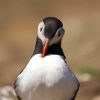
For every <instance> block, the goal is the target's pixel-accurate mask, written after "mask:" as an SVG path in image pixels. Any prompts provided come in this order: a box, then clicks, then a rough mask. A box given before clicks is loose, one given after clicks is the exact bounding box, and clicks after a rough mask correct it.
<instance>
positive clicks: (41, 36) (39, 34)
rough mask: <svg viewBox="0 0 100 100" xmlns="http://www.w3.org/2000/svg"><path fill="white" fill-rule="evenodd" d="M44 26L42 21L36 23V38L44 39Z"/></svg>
mask: <svg viewBox="0 0 100 100" xmlns="http://www.w3.org/2000/svg"><path fill="white" fill-rule="evenodd" d="M41 28H42V31H41ZM44 28H45V25H44V23H43V22H40V23H39V25H38V38H39V39H41V40H42V42H43V41H44V39H45V36H44Z"/></svg>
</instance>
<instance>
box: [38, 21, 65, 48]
mask: <svg viewBox="0 0 100 100" xmlns="http://www.w3.org/2000/svg"><path fill="white" fill-rule="evenodd" d="M44 30H45V24H44V22H43V21H42V22H40V23H39V25H38V38H39V39H41V40H42V42H44V40H45V39H46V37H45V35H44V32H45V31H44ZM64 32H65V31H64V29H63V27H60V28H59V29H58V30H57V32H56V33H55V36H54V37H53V38H52V39H51V40H50V41H49V46H50V45H52V44H56V43H58V42H60V41H61V39H62V37H63V35H64Z"/></svg>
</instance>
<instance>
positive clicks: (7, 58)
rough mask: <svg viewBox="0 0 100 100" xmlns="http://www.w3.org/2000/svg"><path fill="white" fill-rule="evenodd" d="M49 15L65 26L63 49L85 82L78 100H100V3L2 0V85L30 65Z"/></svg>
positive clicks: (83, 0) (0, 64)
mask: <svg viewBox="0 0 100 100" xmlns="http://www.w3.org/2000/svg"><path fill="white" fill-rule="evenodd" d="M46 16H54V17H57V18H59V19H60V20H61V21H62V22H63V24H64V28H65V36H64V39H63V43H62V47H63V49H64V52H65V54H66V57H67V60H68V64H69V66H70V68H71V69H72V70H73V72H74V73H75V74H76V76H77V77H78V78H79V80H80V83H81V87H80V90H79V93H78V95H77V98H76V100H100V98H99V99H95V98H96V97H98V96H100V74H99V73H100V0H41V1H40V0H0V86H4V85H8V84H9V85H13V83H14V81H15V79H16V77H17V75H18V74H19V73H20V71H21V70H22V69H23V68H24V67H25V66H26V64H27V63H28V61H29V59H30V57H31V55H32V53H33V51H34V45H35V39H36V35H37V26H38V23H39V22H40V21H41V20H42V19H43V18H44V17H46Z"/></svg>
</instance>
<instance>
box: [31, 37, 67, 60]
mask: <svg viewBox="0 0 100 100" xmlns="http://www.w3.org/2000/svg"><path fill="white" fill-rule="evenodd" d="M42 51H43V43H42V41H41V39H39V38H38V37H37V40H36V45H35V50H34V53H33V55H32V56H34V55H35V54H40V53H42ZM47 55H60V56H62V57H63V58H64V59H65V58H66V57H65V55H64V52H63V50H62V48H61V42H59V43H57V44H53V45H51V46H50V47H49V48H48V49H47V52H46V54H45V56H47Z"/></svg>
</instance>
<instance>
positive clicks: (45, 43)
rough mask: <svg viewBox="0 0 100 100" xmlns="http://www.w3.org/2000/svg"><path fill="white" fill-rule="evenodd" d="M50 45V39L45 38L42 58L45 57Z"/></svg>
mask: <svg viewBox="0 0 100 100" xmlns="http://www.w3.org/2000/svg"><path fill="white" fill-rule="evenodd" d="M48 44H49V39H48V38H45V40H44V42H43V45H44V46H43V51H42V58H43V57H44V56H45V54H46V51H47V49H48Z"/></svg>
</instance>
